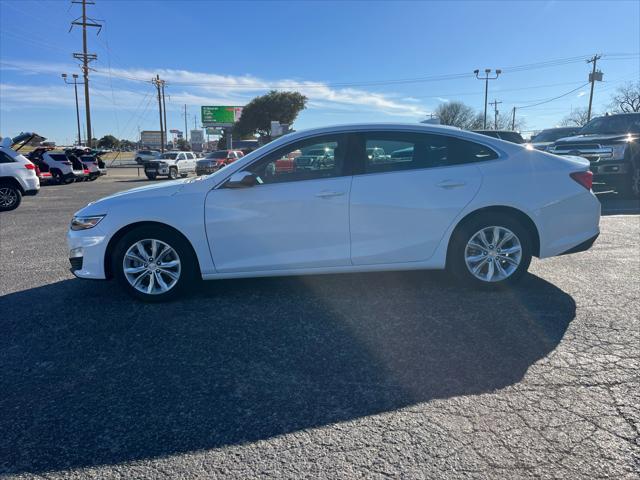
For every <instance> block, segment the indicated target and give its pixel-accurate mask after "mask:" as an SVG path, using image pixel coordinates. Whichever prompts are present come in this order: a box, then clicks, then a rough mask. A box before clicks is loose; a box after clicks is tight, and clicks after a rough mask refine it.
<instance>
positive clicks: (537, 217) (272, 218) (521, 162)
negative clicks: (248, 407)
mask: <svg viewBox="0 0 640 480" xmlns="http://www.w3.org/2000/svg"><path fill="white" fill-rule="evenodd" d="M347 145H348V148H347ZM374 147H375V148H382V149H383V150H384V151H385V152H398V151H402V152H404V153H403V154H402V156H399V157H397V158H398V159H399V160H398V161H391V160H389V161H388V162H382V163H380V162H373V161H371V160H370V159H369V158H368V155H367V150H368V149H370V148H374ZM325 149H330V150H331V151H332V152H333V161H332V163H331V166H330V167H329V166H327V168H319V169H304V170H297V169H296V171H295V172H292V173H282V174H277V175H275V176H274V175H271V174H270V173H269V172H268V169H269V166H270V165H271V164H273V162H274V161H276V160H277V159H281V158H286V157H287V156H288V155H289V154H290V153H293V152H296V151H301V152H311V151H316V150H321V151H326V150H325ZM299 158H300V157H298V159H299ZM393 158H394V157H393V156H392V159H393ZM591 177H592V174H591V172H589V163H588V162H587V161H586V160H584V159H582V158H579V157H573V158H562V157H557V156H553V155H549V154H547V153H545V152H540V151H537V150H534V149H527V148H525V147H523V146H521V145H515V144H511V143H507V142H503V141H500V140H496V139H493V138H490V137H487V136H483V135H477V134H474V133H471V132H466V131H463V130H456V129H451V128H447V127H440V126H436V125H423V124H403V125H390V124H365V125H343V126H338V127H328V128H319V129H315V130H307V131H300V132H296V133H293V134H290V135H287V136H286V137H281V138H279V139H276V140H274V141H273V142H271V143H269V144H268V145H266V146H265V147H263V148H261V149H258V150H256V151H254V152H253V153H251V154H249V155H247V156H245V157H243V158H241V159H240V160H238V161H236V162H234V163H232V164H231V165H229V166H228V167H226V168H223V169H221V170H218V171H217V172H216V173H214V174H212V175H209V176H207V177H201V178H200V180H199V181H188V180H185V181H180V180H178V181H175V182H171V183H169V184H166V185H161V186H158V185H154V186H152V187H142V188H137V189H134V190H131V191H129V192H122V193H119V194H118V195H113V196H110V197H107V198H105V199H102V200H98V201H96V202H93V203H91V204H89V205H88V206H86V207H84V208H83V209H81V210H80V211H78V212H77V213H76V214H75V215H74V217H73V219H72V222H71V225H70V229H69V232H68V236H67V238H68V246H69V257H70V260H71V265H72V271H73V272H74V274H75V275H76V276H78V277H80V278H91V279H105V278H115V279H116V280H117V281H118V283H120V284H121V285H122V287H123V288H124V289H125V290H126V291H127V292H129V293H130V294H131V295H132V296H134V297H135V298H138V299H141V300H144V301H161V300H166V299H170V298H172V297H174V296H176V295H178V294H179V293H180V292H183V291H185V290H188V288H189V285H190V284H191V282H193V281H194V280H196V279H198V278H202V279H205V280H213V279H223V278H240V277H257V276H278V275H308V274H317V273H345V272H364V271H380V270H408V269H444V268H446V269H447V270H449V271H450V272H451V273H452V274H453V275H454V276H455V277H456V278H458V279H459V280H460V281H462V282H463V283H467V284H470V285H474V286H478V287H495V286H504V287H507V286H509V285H511V284H513V283H514V282H516V281H517V280H518V279H519V278H521V277H522V276H523V275H524V274H525V272H526V271H527V269H528V267H529V262H530V261H531V257H532V256H537V257H540V258H547V257H552V256H555V255H561V254H565V253H574V252H577V251H582V250H586V249H588V248H589V247H590V246H591V245H592V244H593V242H594V241H595V239H596V237H597V236H598V233H599V220H600V202H599V201H598V199H597V198H596V197H595V195H594V194H593V192H592V191H591V190H590V187H591ZM541 185H543V186H544V188H540V186H541ZM150 222H151V223H150ZM425 294H426V295H428V292H427V293H425Z"/></svg>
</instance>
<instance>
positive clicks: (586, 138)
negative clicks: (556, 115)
mask: <svg viewBox="0 0 640 480" xmlns="http://www.w3.org/2000/svg"><path fill="white" fill-rule="evenodd" d="M629 136H631V137H632V138H637V137H638V134H629V133H607V134H599V133H589V134H587V135H575V136H573V137H565V138H561V139H560V140H557V141H556V145H562V144H564V143H602V142H624V141H626V140H627V139H628V138H629Z"/></svg>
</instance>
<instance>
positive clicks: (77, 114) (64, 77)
mask: <svg viewBox="0 0 640 480" xmlns="http://www.w3.org/2000/svg"><path fill="white" fill-rule="evenodd" d="M71 76H72V77H73V88H74V90H75V91H76V121H77V122H78V147H81V146H82V136H81V134H80V106H79V105H78V75H77V74H75V73H73V74H72V75H71ZM62 79H63V80H64V83H66V84H67V85H71V82H67V74H66V73H63V74H62ZM80 84H81V85H82V83H80Z"/></svg>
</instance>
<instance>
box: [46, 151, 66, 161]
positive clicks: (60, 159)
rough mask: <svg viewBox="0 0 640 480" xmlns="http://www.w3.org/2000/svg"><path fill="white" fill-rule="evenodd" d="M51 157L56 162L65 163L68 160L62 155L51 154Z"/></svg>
mask: <svg viewBox="0 0 640 480" xmlns="http://www.w3.org/2000/svg"><path fill="white" fill-rule="evenodd" d="M49 156H50V157H51V158H53V159H54V160H55V161H56V162H64V161H66V160H67V156H66V155H64V154H62V153H50V154H49Z"/></svg>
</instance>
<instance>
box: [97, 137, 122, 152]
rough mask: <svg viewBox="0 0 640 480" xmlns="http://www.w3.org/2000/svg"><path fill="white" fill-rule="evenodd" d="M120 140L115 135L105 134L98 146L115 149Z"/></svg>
mask: <svg viewBox="0 0 640 480" xmlns="http://www.w3.org/2000/svg"><path fill="white" fill-rule="evenodd" d="M119 143H120V142H119V141H118V139H117V138H116V137H114V136H113V135H105V136H104V137H102V138H101V139H100V140H99V141H98V148H108V149H110V150H113V149H115V148H117V147H118V145H119Z"/></svg>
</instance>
